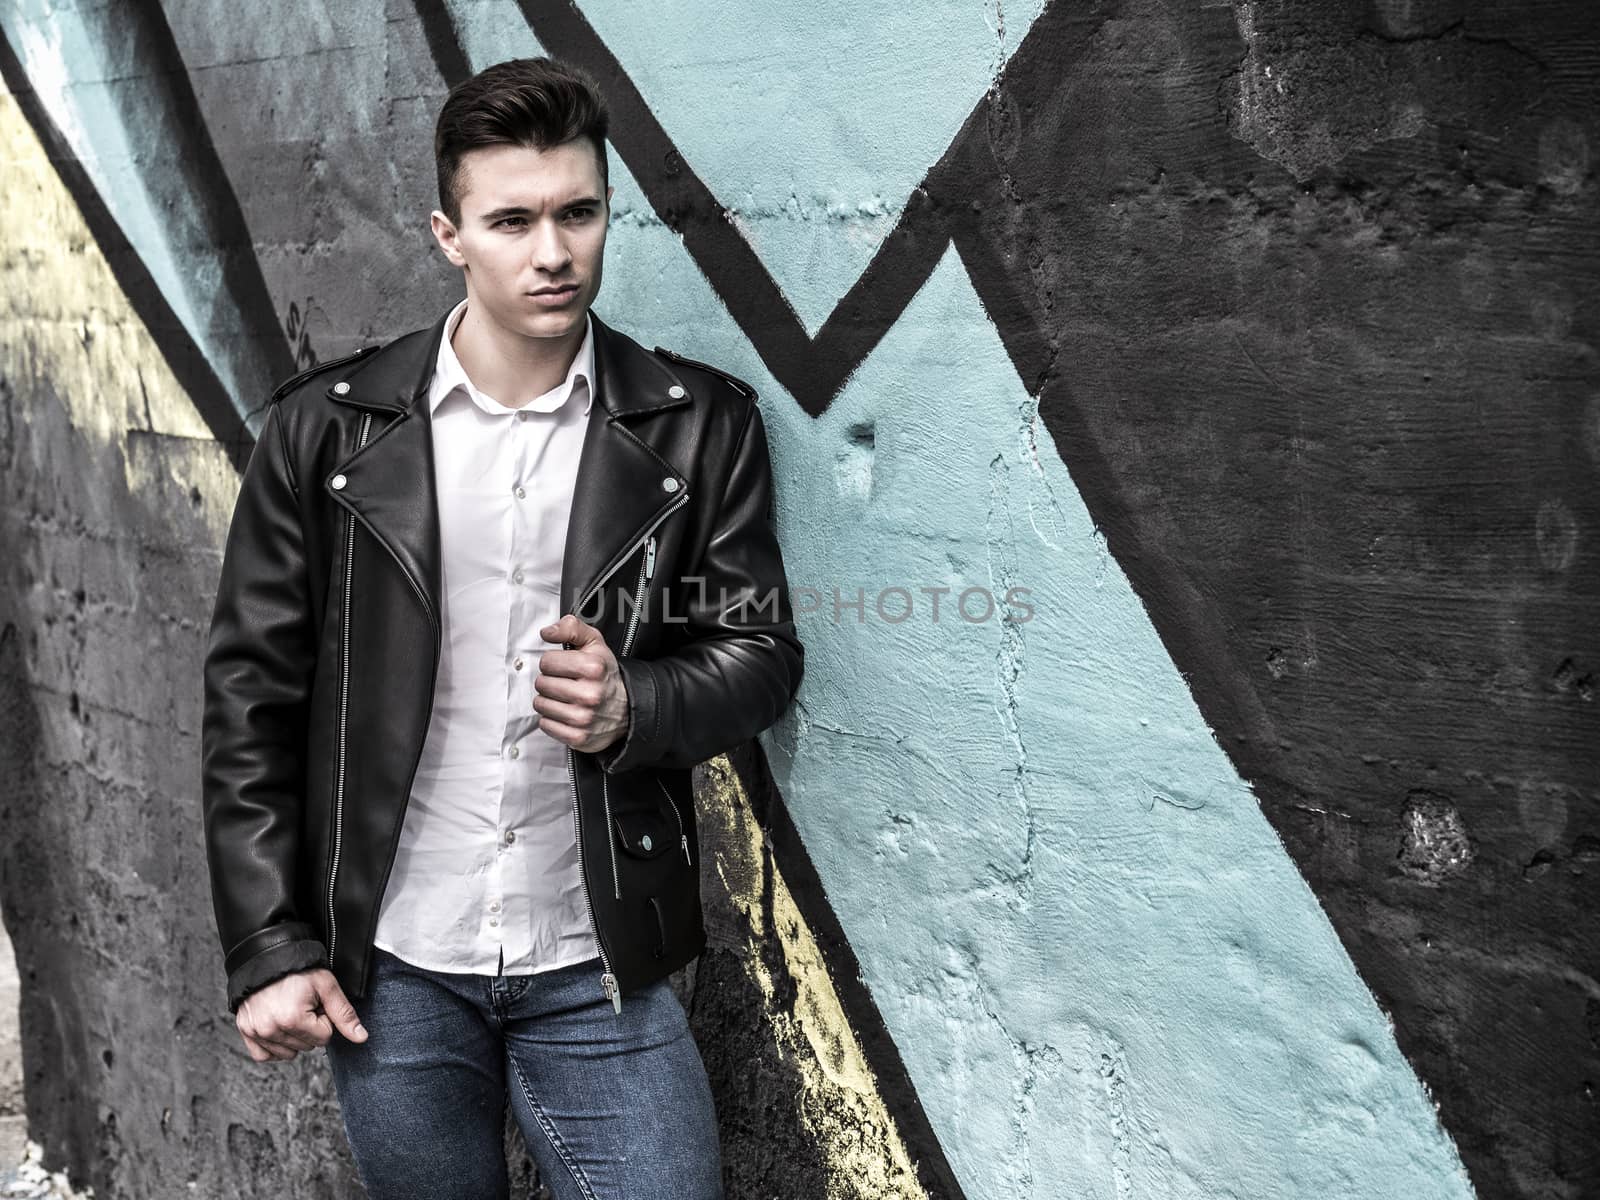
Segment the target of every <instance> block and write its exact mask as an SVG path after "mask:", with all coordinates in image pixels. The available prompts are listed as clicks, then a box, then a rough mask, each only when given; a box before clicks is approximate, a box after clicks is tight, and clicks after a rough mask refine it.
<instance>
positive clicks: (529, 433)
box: [487, 410, 538, 961]
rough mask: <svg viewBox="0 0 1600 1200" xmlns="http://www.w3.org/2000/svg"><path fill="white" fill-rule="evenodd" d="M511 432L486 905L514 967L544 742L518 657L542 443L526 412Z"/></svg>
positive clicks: (524, 917)
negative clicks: (533, 487)
mask: <svg viewBox="0 0 1600 1200" xmlns="http://www.w3.org/2000/svg"><path fill="white" fill-rule="evenodd" d="M506 420H507V424H508V425H509V428H508V429H507V431H506V437H505V439H504V441H503V442H502V445H503V446H505V447H506V449H507V454H506V466H507V469H506V472H505V475H504V476H503V477H502V481H501V482H502V486H504V487H505V488H506V489H507V490H508V491H509V492H510V494H511V520H510V538H509V543H508V547H509V560H510V561H509V562H508V563H507V568H506V569H507V585H508V588H509V598H510V603H509V604H508V605H507V613H506V628H505V648H506V651H505V663H506V753H505V756H504V759H503V762H504V767H505V771H504V786H503V787H502V788H501V789H500V820H499V823H498V826H497V830H496V837H497V838H498V845H497V846H496V850H495V861H494V871H493V873H492V874H493V885H492V891H493V894H492V895H490V896H489V897H488V898H487V907H488V909H489V912H488V914H487V920H488V924H489V928H490V931H491V932H492V933H493V934H495V935H496V936H495V938H494V940H495V941H496V942H497V943H498V944H499V946H500V947H502V948H503V950H504V951H505V955H504V957H505V959H506V960H507V961H509V960H512V959H514V958H516V957H517V956H518V955H519V954H520V953H521V950H520V948H519V947H518V946H515V945H507V940H506V937H505V932H506V930H507V929H508V928H511V929H526V928H528V922H529V921H530V920H531V914H529V913H525V912H519V911H515V909H516V907H517V897H518V896H520V895H521V894H522V893H521V891H520V890H519V889H517V888H511V889H508V888H507V887H506V886H505V883H506V880H508V879H510V880H521V879H525V878H526V877H527V871H526V865H525V860H526V841H525V838H526V836H527V832H528V830H529V822H528V816H529V814H528V798H529V795H530V792H531V788H530V786H529V774H530V771H531V769H532V763H533V759H532V757H531V755H530V754H529V750H530V749H531V747H530V746H529V745H528V742H529V741H530V739H532V738H533V737H536V736H538V732H537V725H538V721H537V714H536V713H535V712H534V711H533V676H534V673H535V671H536V670H537V669H538V662H537V660H536V659H534V658H532V657H531V656H530V655H529V654H528V653H527V652H526V651H525V650H521V649H519V647H520V646H521V644H522V641H523V637H522V634H523V631H524V630H525V629H526V628H527V623H528V614H529V611H530V607H529V606H530V604H531V597H532V595H533V587H532V585H533V584H534V583H535V581H534V580H533V579H532V578H530V577H529V571H530V569H531V567H530V564H532V563H533V562H534V561H535V554H534V549H535V547H534V544H533V538H534V537H535V535H536V533H537V530H535V529H534V528H533V527H532V524H531V522H530V521H529V512H530V505H529V503H528V501H529V495H528V488H529V482H528V470H529V464H530V462H531V461H532V453H533V447H534V443H535V440H536V437H537V434H536V431H535V424H536V422H535V421H534V420H533V419H532V414H531V413H529V412H527V411H526V410H523V411H519V412H517V413H516V414H515V415H514V416H513V415H508V417H507V418H506Z"/></svg>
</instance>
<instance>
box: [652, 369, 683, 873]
mask: <svg viewBox="0 0 1600 1200" xmlns="http://www.w3.org/2000/svg"><path fill="white" fill-rule="evenodd" d="M688 394H689V393H688V392H686V391H684V390H683V388H682V387H681V386H680V385H679V384H676V383H675V384H673V385H672V386H671V387H669V388H668V389H667V395H669V396H671V397H672V398H673V399H674V400H682V399H683V398H684V397H685V396H687V395H688ZM646 849H648V847H646Z"/></svg>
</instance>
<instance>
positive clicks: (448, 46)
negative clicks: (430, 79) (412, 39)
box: [413, 0, 472, 87]
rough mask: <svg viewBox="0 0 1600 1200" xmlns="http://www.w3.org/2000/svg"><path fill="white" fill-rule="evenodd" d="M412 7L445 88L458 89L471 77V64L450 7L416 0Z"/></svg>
mask: <svg viewBox="0 0 1600 1200" xmlns="http://www.w3.org/2000/svg"><path fill="white" fill-rule="evenodd" d="M413 7H415V8H416V10H417V20H418V21H420V22H421V23H422V37H423V40H425V41H426V42H427V43H428V53H429V55H431V56H432V58H433V67H434V70H436V71H438V72H439V78H440V79H442V80H444V82H445V86H447V87H455V85H456V84H458V83H460V82H461V81H462V80H463V79H466V78H468V77H469V76H470V75H471V74H472V64H471V63H469V62H468V61H467V56H466V53H465V52H464V51H463V50H462V49H461V39H460V37H459V36H458V34H457V31H456V26H455V22H454V21H453V20H452V19H451V17H450V6H449V4H448V3H446V0H413Z"/></svg>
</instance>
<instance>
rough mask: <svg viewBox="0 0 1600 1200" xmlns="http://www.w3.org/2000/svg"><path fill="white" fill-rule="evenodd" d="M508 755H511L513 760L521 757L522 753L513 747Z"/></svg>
mask: <svg viewBox="0 0 1600 1200" xmlns="http://www.w3.org/2000/svg"><path fill="white" fill-rule="evenodd" d="M506 753H507V754H508V755H510V756H511V757H512V758H517V757H520V756H521V754H522V751H521V750H518V749H517V748H516V747H515V746H513V747H511V749H509V750H507V751H506Z"/></svg>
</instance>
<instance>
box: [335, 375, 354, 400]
mask: <svg viewBox="0 0 1600 1200" xmlns="http://www.w3.org/2000/svg"><path fill="white" fill-rule="evenodd" d="M349 391H350V385H349V384H348V383H346V382H345V381H344V380H342V379H341V380H340V381H339V382H338V383H336V384H334V385H333V394H334V395H335V396H343V395H346V394H347V393H348V392H349Z"/></svg>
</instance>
